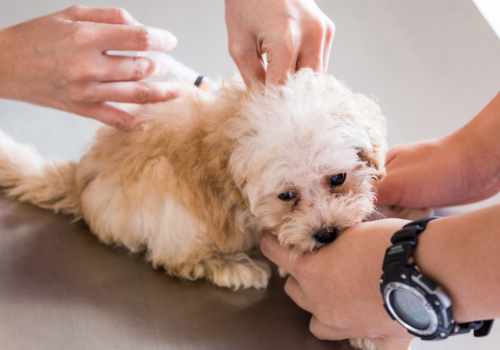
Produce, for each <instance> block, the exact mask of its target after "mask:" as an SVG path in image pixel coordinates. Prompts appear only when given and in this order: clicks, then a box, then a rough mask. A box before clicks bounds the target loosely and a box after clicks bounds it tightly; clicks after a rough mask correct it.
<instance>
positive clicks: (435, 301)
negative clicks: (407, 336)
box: [380, 216, 493, 340]
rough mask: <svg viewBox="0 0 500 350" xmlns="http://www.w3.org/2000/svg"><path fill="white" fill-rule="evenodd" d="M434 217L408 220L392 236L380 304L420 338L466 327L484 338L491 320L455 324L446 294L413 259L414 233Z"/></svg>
mask: <svg viewBox="0 0 500 350" xmlns="http://www.w3.org/2000/svg"><path fill="white" fill-rule="evenodd" d="M437 218H438V217H437V216H430V217H428V218H425V219H421V220H418V221H413V222H410V223H408V224H406V225H405V226H403V228H402V229H401V230H399V231H397V232H396V233H395V234H394V235H393V236H392V238H391V242H392V246H391V247H390V248H388V249H387V251H386V253H385V259H384V265H383V267H382V269H383V270H384V274H383V275H382V277H381V279H380V291H381V292H382V296H383V298H384V307H385V309H386V310H387V312H388V313H389V315H390V316H391V318H392V319H393V320H396V321H398V322H399V323H401V325H403V327H405V328H406V329H407V330H408V332H409V333H411V334H413V335H415V336H417V337H420V338H421V339H423V340H439V339H446V338H448V336H450V335H455V334H462V333H468V332H469V331H470V330H474V336H475V337H484V336H486V335H488V334H489V332H490V329H491V326H492V325H493V320H486V321H476V322H469V323H455V321H454V320H453V313H452V311H451V300H450V298H449V297H448V295H446V293H445V291H444V290H443V289H442V288H441V287H439V286H438V285H437V284H436V283H435V282H434V281H432V280H431V279H430V278H429V277H427V276H425V275H424V274H422V273H421V272H420V271H419V270H418V267H417V266H415V263H414V262H413V249H414V248H415V246H416V244H417V243H418V234H419V233H421V232H422V231H424V230H425V227H426V225H427V223H428V222H429V221H431V220H434V219H437Z"/></svg>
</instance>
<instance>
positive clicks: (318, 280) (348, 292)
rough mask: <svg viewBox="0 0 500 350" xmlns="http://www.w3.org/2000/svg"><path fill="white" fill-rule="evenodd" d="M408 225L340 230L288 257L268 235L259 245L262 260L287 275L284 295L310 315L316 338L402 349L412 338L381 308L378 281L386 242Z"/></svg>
mask: <svg viewBox="0 0 500 350" xmlns="http://www.w3.org/2000/svg"><path fill="white" fill-rule="evenodd" d="M407 222H408V221H406V220H400V219H384V220H378V221H372V222H367V223H360V224H358V225H355V226H353V227H351V228H349V229H347V230H346V231H344V232H343V233H342V234H341V235H340V236H339V237H338V238H337V239H336V240H335V241H334V242H333V243H331V244H329V245H327V246H325V247H323V248H321V249H320V250H319V251H317V252H316V253H312V254H303V255H301V256H299V257H297V258H295V259H294V258H291V256H290V252H289V251H288V250H286V249H284V248H282V247H281V246H280V244H279V242H278V240H277V239H276V237H275V236H273V235H272V234H270V233H266V234H265V235H264V236H263V238H262V241H261V249H262V252H263V253H264V255H265V256H266V257H268V258H269V259H270V260H271V261H273V262H274V263H276V264H277V265H278V266H281V267H283V268H284V269H285V270H287V271H288V272H289V273H290V276H289V277H288V280H287V282H286V284H285V292H286V293H287V294H288V295H289V296H290V298H292V300H293V301H294V302H295V303H296V304H297V305H298V306H300V307H301V308H302V309H304V310H306V311H308V312H310V313H312V314H313V316H312V318H311V322H310V325H309V328H310V330H311V332H312V333H313V334H314V335H315V336H316V337H318V338H320V339H324V340H341V339H347V338H361V339H367V340H371V341H372V342H373V343H374V344H375V346H376V347H377V349H378V350H389V349H390V350H406V349H407V348H408V346H409V344H410V342H411V340H412V338H413V336H412V335H410V334H409V333H408V332H407V331H406V329H405V328H403V326H401V325H400V324H399V323H398V322H396V321H393V320H392V319H391V318H390V316H389V315H388V314H387V312H386V311H385V309H384V307H383V300H382V296H381V294H380V276H382V272H383V271H382V263H383V260H384V255H385V250H386V249H387V248H388V247H389V246H390V245H391V242H390V238H391V237H392V235H393V234H394V232H396V231H397V230H399V229H401V228H402V227H403V225H405V224H406V223H407Z"/></svg>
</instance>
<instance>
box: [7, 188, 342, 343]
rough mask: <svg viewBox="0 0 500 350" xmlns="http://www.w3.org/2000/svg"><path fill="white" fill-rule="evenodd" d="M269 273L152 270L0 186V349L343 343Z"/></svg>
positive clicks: (135, 256) (79, 226)
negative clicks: (252, 279) (223, 275)
mask: <svg viewBox="0 0 500 350" xmlns="http://www.w3.org/2000/svg"><path fill="white" fill-rule="evenodd" d="M283 285H284V280H283V279H280V278H279V277H277V276H276V275H275V276H273V278H272V279H271V281H270V283H269V287H268V289H267V290H255V289H249V290H243V291H236V292H235V291H232V290H228V289H223V288H218V287H215V286H213V285H211V284H209V283H207V282H205V281H198V282H187V281H181V280H179V279H176V278H170V277H168V276H166V275H165V273H164V271H161V270H154V269H153V268H152V267H151V265H150V264H149V263H147V262H146V261H145V258H144V256H143V255H141V254H131V253H130V252H128V251H126V250H125V249H112V248H110V247H107V246H105V245H103V244H101V243H99V241H98V240H97V238H96V237H95V236H94V235H93V234H92V233H91V232H90V231H89V229H88V227H87V226H86V225H85V224H84V223H83V222H81V221H80V222H76V223H71V217H68V216H64V215H57V214H54V213H53V212H51V211H47V210H43V209H39V208H36V207H34V206H32V205H30V204H24V203H19V202H17V201H16V200H14V199H9V198H6V197H5V196H3V195H0V349H2V350H4V349H6V350H17V349H30V350H31V349H51V350H57V349H65V350H66V349H92V350H97V349H134V350H136V349H183V350H188V349H219V350H220V349H222V350H223V349H231V350H234V349H239V350H244V349H262V350H263V349H273V350H274V349H290V350H292V349H308V350H314V349H318V350H319V349H330V350H331V349H338V350H341V349H342V350H347V349H351V347H350V346H349V344H348V343H347V342H345V341H344V342H327V341H320V340H318V339H316V338H314V336H313V335H312V334H311V333H309V331H308V322H309V318H310V315H309V314H308V313H307V312H304V311H303V310H301V309H300V308H298V307H297V306H296V305H295V304H294V303H293V302H292V301H291V300H290V299H289V298H288V296H287V295H286V294H285V293H284V291H283Z"/></svg>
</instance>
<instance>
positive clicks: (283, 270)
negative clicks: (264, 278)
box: [278, 266, 290, 278]
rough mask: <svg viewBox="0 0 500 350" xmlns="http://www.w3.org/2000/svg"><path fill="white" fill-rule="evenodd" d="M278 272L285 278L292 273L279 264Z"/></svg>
mask: <svg viewBox="0 0 500 350" xmlns="http://www.w3.org/2000/svg"><path fill="white" fill-rule="evenodd" d="M278 274H279V275H280V277H282V278H285V277H287V276H288V275H289V274H290V273H289V272H288V271H287V270H285V269H284V268H282V267H281V266H278Z"/></svg>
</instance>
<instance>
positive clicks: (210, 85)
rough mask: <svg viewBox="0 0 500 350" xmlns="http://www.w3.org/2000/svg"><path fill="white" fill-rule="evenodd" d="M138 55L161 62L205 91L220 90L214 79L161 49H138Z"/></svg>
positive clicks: (176, 74) (170, 70)
mask: <svg viewBox="0 0 500 350" xmlns="http://www.w3.org/2000/svg"><path fill="white" fill-rule="evenodd" d="M137 56H138V57H146V58H148V59H150V60H151V61H153V62H154V63H157V64H159V65H160V66H162V67H163V68H165V69H166V70H168V71H169V72H170V73H172V74H173V75H175V76H176V77H177V78H180V79H182V80H184V81H186V82H188V83H191V84H194V85H196V86H197V87H199V88H200V89H202V90H203V91H211V90H218V89H219V87H218V86H217V84H215V83H214V82H213V81H211V80H210V79H208V78H207V77H204V76H203V75H201V74H200V73H198V72H196V71H195V70H193V69H191V68H189V67H188V66H186V65H184V64H183V63H181V62H179V61H177V60H176V59H175V58H173V57H172V56H170V55H169V54H166V53H165V52H161V51H138V52H137Z"/></svg>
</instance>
